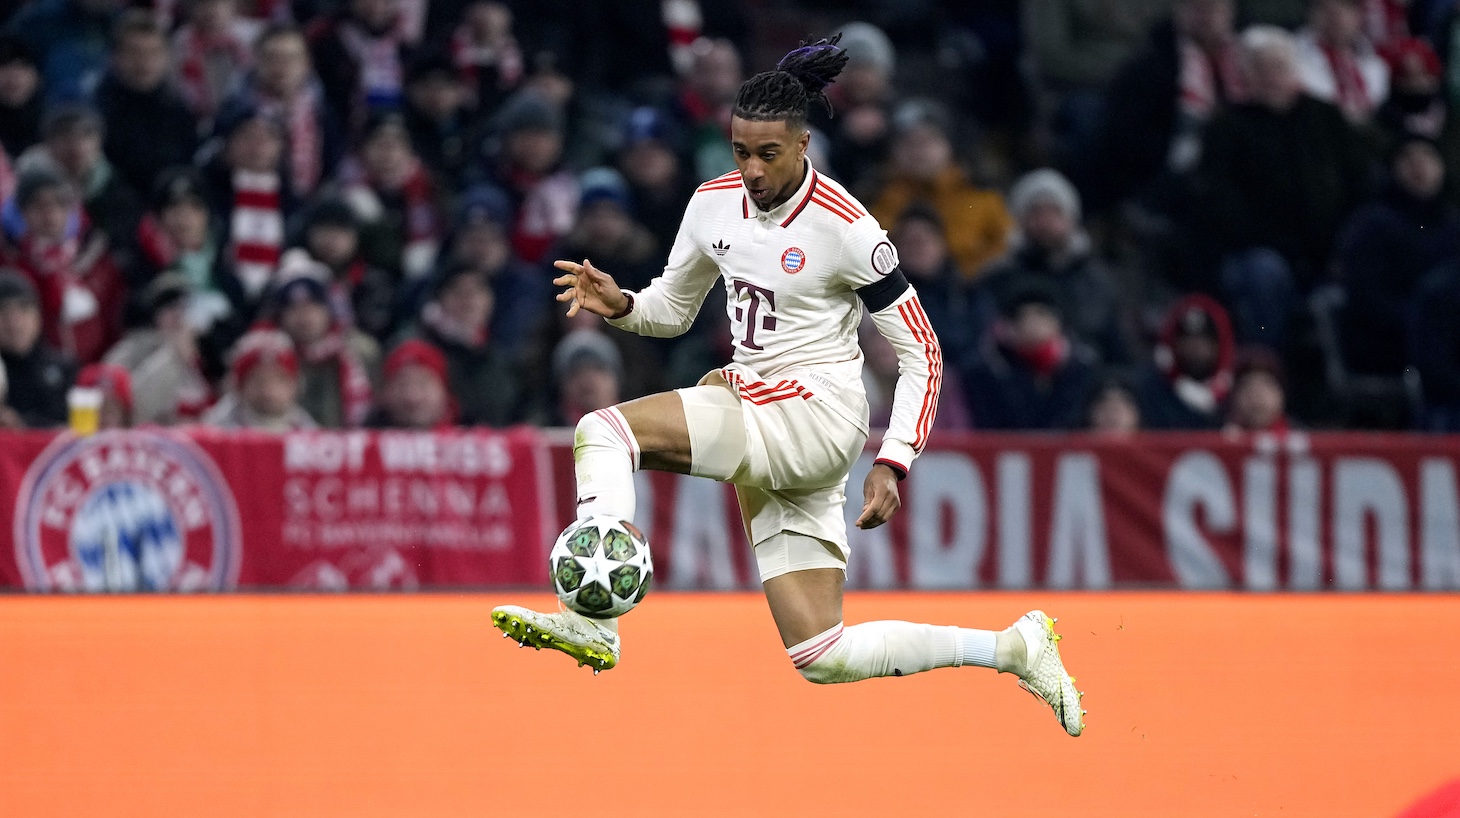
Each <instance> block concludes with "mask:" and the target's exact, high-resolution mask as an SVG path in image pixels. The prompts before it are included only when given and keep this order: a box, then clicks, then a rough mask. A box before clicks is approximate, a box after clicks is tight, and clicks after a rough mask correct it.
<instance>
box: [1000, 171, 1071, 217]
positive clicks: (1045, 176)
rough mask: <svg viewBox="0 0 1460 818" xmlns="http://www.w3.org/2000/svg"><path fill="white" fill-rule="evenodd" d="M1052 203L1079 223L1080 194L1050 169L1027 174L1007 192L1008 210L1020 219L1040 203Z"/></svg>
mask: <svg viewBox="0 0 1460 818" xmlns="http://www.w3.org/2000/svg"><path fill="white" fill-rule="evenodd" d="M1047 201H1052V202H1054V203H1055V205H1056V206H1058V207H1059V208H1060V210H1063V211H1064V212H1065V215H1067V216H1069V217H1070V221H1073V222H1077V223H1078V222H1079V221H1080V193H1079V191H1077V190H1075V186H1074V185H1072V184H1070V180H1069V179H1066V178H1065V176H1064V174H1062V173H1060V172H1059V171H1057V170H1054V169H1052V168H1041V169H1040V170H1036V171H1032V172H1030V173H1027V174H1025V175H1024V176H1023V178H1021V179H1020V180H1019V181H1018V182H1015V183H1014V187H1013V189H1012V190H1010V191H1009V208H1010V209H1011V210H1012V211H1013V212H1014V218H1016V219H1022V218H1024V217H1025V216H1027V215H1029V211H1030V210H1032V209H1034V206H1035V205H1037V204H1039V203H1040V202H1047Z"/></svg>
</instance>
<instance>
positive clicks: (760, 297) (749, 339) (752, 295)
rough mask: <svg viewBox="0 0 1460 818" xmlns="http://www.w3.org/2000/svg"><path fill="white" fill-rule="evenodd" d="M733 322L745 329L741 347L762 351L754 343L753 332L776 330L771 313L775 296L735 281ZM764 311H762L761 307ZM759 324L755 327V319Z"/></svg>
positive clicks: (752, 285) (773, 308)
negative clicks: (763, 307)
mask: <svg viewBox="0 0 1460 818" xmlns="http://www.w3.org/2000/svg"><path fill="white" fill-rule="evenodd" d="M734 281H735V320H736V321H737V322H738V323H740V325H741V326H743V327H745V340H744V341H742V342H741V345H742V346H744V347H745V348H746V349H754V350H757V351H758V350H761V349H764V347H762V346H761V345H760V344H757V343H756V342H755V331H756V330H757V329H763V330H765V331H767V332H771V331H774V330H775V328H776V317H775V316H774V315H772V314H771V313H772V312H774V311H775V309H776V294H775V293H774V292H772V291H770V290H767V289H766V288H764V287H757V286H755V285H754V284H751V283H750V282H748V281H741V280H740V279H738V278H737V279H735V280H734ZM762 305H764V306H765V309H764V310H762V309H761V306H762ZM757 317H759V319H760V322H759V324H758V325H757V323H756V318H757Z"/></svg>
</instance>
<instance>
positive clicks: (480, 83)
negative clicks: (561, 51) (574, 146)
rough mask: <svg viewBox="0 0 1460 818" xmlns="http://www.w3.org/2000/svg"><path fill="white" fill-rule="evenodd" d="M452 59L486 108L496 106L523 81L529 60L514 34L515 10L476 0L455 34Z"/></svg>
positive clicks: (489, 108)
mask: <svg viewBox="0 0 1460 818" xmlns="http://www.w3.org/2000/svg"><path fill="white" fill-rule="evenodd" d="M450 47H451V59H452V62H453V64H454V65H455V66H456V69H457V71H459V72H460V73H461V76H462V77H463V78H464V79H465V80H466V82H467V84H468V85H469V86H470V87H471V88H472V89H473V90H474V91H475V92H476V94H475V96H476V100H477V105H478V106H480V107H481V108H482V110H487V111H490V110H494V109H495V108H496V107H497V106H498V105H500V104H501V103H502V101H503V100H505V99H506V98H507V96H508V95H509V94H511V93H512V92H513V91H514V90H516V89H517V86H518V85H519V84H521V82H522V78H523V76H524V74H525V70H524V68H525V61H524V60H523V58H522V49H521V48H520V47H519V46H518V45H517V39H516V38H515V37H514V36H513V35H512V10H511V9H510V8H509V7H508V6H507V4H506V3H499V2H495V0H472V1H471V2H469V3H468V4H467V6H466V8H465V9H463V10H462V13H461V22H460V23H459V24H458V25H457V27H456V30H455V31H453V32H452V34H451V44H450Z"/></svg>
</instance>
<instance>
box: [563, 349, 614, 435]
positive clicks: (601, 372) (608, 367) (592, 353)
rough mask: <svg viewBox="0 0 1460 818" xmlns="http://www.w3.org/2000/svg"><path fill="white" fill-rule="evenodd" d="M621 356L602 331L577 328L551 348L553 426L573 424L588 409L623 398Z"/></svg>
mask: <svg viewBox="0 0 1460 818" xmlns="http://www.w3.org/2000/svg"><path fill="white" fill-rule="evenodd" d="M623 371H624V368H623V359H622V358H621V357H620V356H619V351H618V347H616V346H614V344H613V341H610V340H609V339H608V337H607V336H606V335H604V334H603V333H602V332H599V331H597V330H592V329H578V330H574V331H572V332H570V333H568V334H567V335H566V336H564V337H563V340H561V341H559V342H558V346H557V348H556V349H554V350H553V380H554V383H555V386H556V391H557V395H558V403H557V407H556V412H555V413H554V417H553V419H552V424H553V425H555V426H564V427H572V426H576V425H577V424H578V421H579V420H582V419H583V416H584V415H586V414H588V413H589V412H596V411H598V410H599V409H607V408H608V407H610V406H613V405H614V404H616V403H618V402H619V401H621V400H622V399H623V395H622V392H623Z"/></svg>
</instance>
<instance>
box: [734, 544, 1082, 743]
mask: <svg viewBox="0 0 1460 818" xmlns="http://www.w3.org/2000/svg"><path fill="white" fill-rule="evenodd" d="M839 556H840V554H839V549H837V547H836V546H834V545H833V544H831V543H828V542H825V541H822V540H818V539H816V538H814V537H808V536H805V535H802V534H794V533H790V532H783V533H781V534H777V535H774V536H773V537H771V538H770V539H768V540H767V541H765V542H763V543H761V544H760V545H758V546H756V560H757V563H758V564H759V566H760V568H761V571H762V576H763V577H765V578H764V579H763V584H764V586H765V594H766V601H767V602H768V603H769V604H770V608H771V616H772V617H774V618H775V620H776V627H777V628H778V629H779V630H780V633H781V642H782V644H784V645H785V646H786V652H787V654H789V655H790V657H791V662H792V663H793V664H794V665H795V666H796V669H797V670H798V671H800V673H801V675H802V676H804V677H805V678H806V679H807V680H808V681H811V682H815V683H817V684H839V683H845V682H859V681H862V680H864V679H871V678H876V677H880V676H908V675H911V674H913V673H922V672H923V671H926V670H933V669H935V668H943V667H959V666H962V665H970V666H976V667H987V668H993V669H995V670H998V671H1000V672H1002V673H1012V674H1014V675H1016V676H1018V677H1019V679H1020V684H1021V686H1023V687H1024V689H1026V690H1028V691H1030V692H1031V693H1034V694H1035V695H1036V696H1038V697H1039V698H1040V699H1042V700H1043V701H1045V702H1046V703H1048V704H1049V705H1050V706H1051V707H1052V708H1053V709H1054V712H1055V716H1056V717H1057V718H1058V719H1059V721H1060V724H1061V726H1063V727H1064V728H1065V731H1066V732H1068V733H1069V734H1070V735H1075V736H1078V735H1079V734H1080V733H1081V732H1082V731H1083V730H1084V711H1083V710H1082V709H1081V708H1080V695H1081V694H1080V693H1079V692H1078V691H1077V690H1075V687H1074V682H1075V680H1074V679H1073V678H1071V677H1070V676H1069V675H1068V674H1067V673H1065V669H1064V664H1063V663H1062V661H1061V660H1060V656H1059V648H1058V647H1057V645H1056V643H1057V642H1058V641H1059V637H1058V636H1057V635H1055V633H1054V622H1053V620H1051V619H1050V618H1049V617H1047V616H1045V615H1044V613H1043V612H1041V611H1031V612H1029V613H1028V614H1025V615H1024V616H1023V617H1020V618H1019V620H1018V621H1016V622H1015V623H1014V624H1013V625H1011V626H1010V627H1008V628H1006V629H1004V630H1002V631H986V630H978V629H974V628H960V627H956V626H950V625H926V624H922V623H917V622H901V621H893V620H884V621H877V622H863V623H860V624H857V625H849V626H848V625H844V624H843V619H842V588H843V584H844V582H845V579H846V572H845V570H844V567H841V566H836V565H834V564H833V563H834V561H835V560H836V559H837V558H838V557H839ZM843 565H844V564H843ZM782 571H784V572H785V573H780V572H782Z"/></svg>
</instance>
